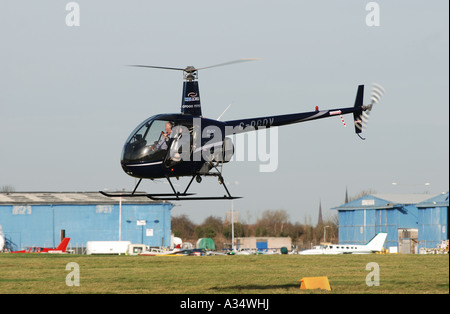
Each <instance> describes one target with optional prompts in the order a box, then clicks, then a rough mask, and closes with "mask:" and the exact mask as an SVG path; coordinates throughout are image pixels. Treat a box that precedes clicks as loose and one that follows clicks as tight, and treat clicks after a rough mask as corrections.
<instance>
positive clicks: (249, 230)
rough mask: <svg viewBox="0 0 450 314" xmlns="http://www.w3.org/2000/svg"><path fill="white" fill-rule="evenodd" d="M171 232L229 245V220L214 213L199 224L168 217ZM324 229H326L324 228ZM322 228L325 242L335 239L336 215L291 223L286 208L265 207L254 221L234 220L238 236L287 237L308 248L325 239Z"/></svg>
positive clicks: (190, 239)
mask: <svg viewBox="0 0 450 314" xmlns="http://www.w3.org/2000/svg"><path fill="white" fill-rule="evenodd" d="M171 225H172V233H173V234H174V236H175V237H179V238H181V239H182V240H183V242H191V243H193V244H195V243H196V241H197V239H199V238H211V239H213V240H214V242H215V244H216V247H217V248H218V249H219V250H220V249H222V248H225V247H227V245H228V246H229V245H231V239H232V226H231V222H228V221H224V220H223V219H222V218H220V217H217V216H209V217H207V218H206V219H205V220H204V221H203V222H202V223H201V224H195V223H193V222H192V221H191V220H190V219H189V217H188V216H187V215H180V216H173V217H172V218H171ZM325 229H326V230H325ZM324 230H325V232H326V241H327V242H335V243H336V242H337V240H338V221H337V214H336V215H335V216H333V217H332V218H330V219H325V220H324V221H323V223H318V224H317V225H315V226H313V225H312V224H311V223H307V222H306V221H305V223H299V222H295V223H292V222H291V221H289V215H288V213H287V212H286V210H283V209H280V210H266V211H264V212H263V213H262V215H261V217H260V218H258V219H257V221H256V223H255V224H248V223H241V222H235V223H234V236H235V238H239V237H290V238H291V239H292V244H293V245H294V246H295V247H297V248H299V249H303V248H310V247H311V246H312V245H317V244H319V243H320V242H323V241H324Z"/></svg>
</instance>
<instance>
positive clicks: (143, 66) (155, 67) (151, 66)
mask: <svg viewBox="0 0 450 314" xmlns="http://www.w3.org/2000/svg"><path fill="white" fill-rule="evenodd" d="M129 67H138V68H152V69H164V70H178V71H184V70H185V69H182V68H169V67H158V66H154V65H139V64H131V65H129Z"/></svg>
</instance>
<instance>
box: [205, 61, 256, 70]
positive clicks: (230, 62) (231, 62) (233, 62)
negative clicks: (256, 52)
mask: <svg viewBox="0 0 450 314" xmlns="http://www.w3.org/2000/svg"><path fill="white" fill-rule="evenodd" d="M256 60H261V58H244V59H238V60H234V61H228V62H224V63H219V64H215V65H210V66H207V67H202V68H198V69H197V70H204V69H209V68H215V67H221V66H224V65H229V64H235V63H241V62H247V61H256Z"/></svg>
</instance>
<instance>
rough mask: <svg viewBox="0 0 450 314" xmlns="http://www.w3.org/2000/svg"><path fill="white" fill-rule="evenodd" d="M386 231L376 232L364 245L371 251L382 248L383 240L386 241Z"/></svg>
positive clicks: (377, 250)
mask: <svg viewBox="0 0 450 314" xmlns="http://www.w3.org/2000/svg"><path fill="white" fill-rule="evenodd" d="M386 237H387V233H385V232H380V233H377V234H376V235H375V236H374V237H373V238H372V240H370V241H369V242H368V243H367V244H366V246H367V248H368V249H369V250H371V251H373V252H380V251H381V250H382V249H383V245H384V242H385V241H386Z"/></svg>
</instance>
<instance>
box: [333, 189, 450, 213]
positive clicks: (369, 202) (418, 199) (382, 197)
mask: <svg viewBox="0 0 450 314" xmlns="http://www.w3.org/2000/svg"><path fill="white" fill-rule="evenodd" d="M443 195H444V196H443ZM445 197H446V201H445ZM436 200H438V201H439V203H440V204H445V203H446V205H445V206H448V193H447V194H368V195H365V196H363V197H361V198H358V199H356V200H353V201H351V202H348V203H346V204H343V205H341V206H337V207H334V208H332V209H337V210H358V209H374V208H377V209H389V208H394V207H396V206H398V205H412V204H414V205H416V206H419V205H420V206H421V207H429V205H432V206H436V204H437V203H436ZM433 202H434V203H433ZM433 204H434V205H433ZM422 205H423V206H422Z"/></svg>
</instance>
